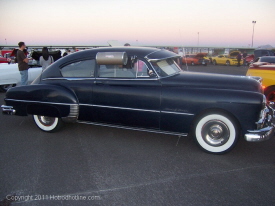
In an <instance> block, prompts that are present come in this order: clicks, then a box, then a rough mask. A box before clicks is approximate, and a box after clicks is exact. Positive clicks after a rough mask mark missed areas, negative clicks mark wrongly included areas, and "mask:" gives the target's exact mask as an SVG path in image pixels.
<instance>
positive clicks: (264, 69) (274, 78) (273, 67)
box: [246, 62, 275, 102]
mask: <svg viewBox="0 0 275 206" xmlns="http://www.w3.org/2000/svg"><path fill="white" fill-rule="evenodd" d="M246 76H257V77H261V78H262V87H263V89H264V94H265V96H266V99H267V100H268V101H272V102H274V101H275V64H270V63H266V62H257V63H253V64H251V65H250V67H249V68H248V70H247V73H246Z"/></svg>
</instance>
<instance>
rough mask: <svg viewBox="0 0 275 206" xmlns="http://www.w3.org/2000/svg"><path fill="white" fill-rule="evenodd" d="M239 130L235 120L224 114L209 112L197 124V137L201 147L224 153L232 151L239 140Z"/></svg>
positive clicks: (212, 151)
mask: <svg viewBox="0 0 275 206" xmlns="http://www.w3.org/2000/svg"><path fill="white" fill-rule="evenodd" d="M238 135H239V130H238V126H237V124H236V123H235V121H234V120H233V119H232V118H230V117H228V116H227V115H224V114H214V113H213V114H207V115H204V116H202V117H201V118H200V119H199V120H198V121H197V122H196V125H195V139H196V142H197V143H198V144H199V146H200V147H201V149H203V150H204V151H206V152H209V153H215V154H222V153H226V152H228V151H230V150H231V149H232V148H233V147H234V146H235V144H236V142H237V140H238Z"/></svg>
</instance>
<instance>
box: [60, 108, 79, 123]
mask: <svg viewBox="0 0 275 206" xmlns="http://www.w3.org/2000/svg"><path fill="white" fill-rule="evenodd" d="M78 115H79V106H78V105H77V104H75V105H70V113H69V115H68V116H67V117H62V120H63V121H65V122H76V121H77V119H78Z"/></svg>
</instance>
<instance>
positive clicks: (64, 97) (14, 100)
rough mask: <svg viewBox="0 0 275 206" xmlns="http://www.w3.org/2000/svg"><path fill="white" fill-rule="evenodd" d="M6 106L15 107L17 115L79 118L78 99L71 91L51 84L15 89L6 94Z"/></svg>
mask: <svg viewBox="0 0 275 206" xmlns="http://www.w3.org/2000/svg"><path fill="white" fill-rule="evenodd" d="M5 101H6V105H8V106H13V108H14V109H15V110H16V113H15V115H20V116H26V115H28V114H32V115H33V114H36V115H44V116H53V117H62V118H69V119H71V120H76V119H77V117H78V99H77V97H76V95H75V94H74V92H72V91H71V90H69V89H67V88H65V87H62V86H58V85H49V84H36V85H28V86H21V87H15V88H11V89H9V90H8V92H7V93H6V98H5Z"/></svg>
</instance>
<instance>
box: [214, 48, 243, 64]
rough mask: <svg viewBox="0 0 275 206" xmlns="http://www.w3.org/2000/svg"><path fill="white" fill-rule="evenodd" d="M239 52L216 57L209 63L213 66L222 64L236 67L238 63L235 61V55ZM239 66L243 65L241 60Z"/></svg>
mask: <svg viewBox="0 0 275 206" xmlns="http://www.w3.org/2000/svg"><path fill="white" fill-rule="evenodd" d="M238 53H239V51H232V52H230V54H229V55H225V54H224V55H218V56H216V57H212V58H211V61H212V63H213V64H214V65H217V64H224V65H227V66H230V65H238V61H237V58H236V57H237V55H238ZM240 63H241V64H243V60H241V62H240Z"/></svg>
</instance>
